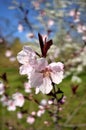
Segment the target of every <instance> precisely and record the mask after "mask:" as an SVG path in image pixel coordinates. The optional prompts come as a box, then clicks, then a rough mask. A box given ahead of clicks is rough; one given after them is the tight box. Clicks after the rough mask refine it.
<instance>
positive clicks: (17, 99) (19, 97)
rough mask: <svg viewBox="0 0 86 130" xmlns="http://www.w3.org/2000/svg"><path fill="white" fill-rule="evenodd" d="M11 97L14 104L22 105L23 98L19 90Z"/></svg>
mask: <svg viewBox="0 0 86 130" xmlns="http://www.w3.org/2000/svg"><path fill="white" fill-rule="evenodd" d="M12 98H13V100H14V103H15V106H19V107H22V106H23V105H24V101H25V100H24V96H23V95H22V94H21V93H19V92H16V93H14V94H13V96H12Z"/></svg>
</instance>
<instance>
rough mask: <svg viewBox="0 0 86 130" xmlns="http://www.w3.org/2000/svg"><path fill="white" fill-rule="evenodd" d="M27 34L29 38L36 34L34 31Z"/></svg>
mask: <svg viewBox="0 0 86 130" xmlns="http://www.w3.org/2000/svg"><path fill="white" fill-rule="evenodd" d="M26 36H27V38H33V37H34V34H33V33H28V34H27V35H26Z"/></svg>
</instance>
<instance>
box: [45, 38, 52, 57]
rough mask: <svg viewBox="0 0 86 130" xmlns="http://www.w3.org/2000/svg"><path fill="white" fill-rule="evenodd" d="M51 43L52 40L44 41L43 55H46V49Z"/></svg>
mask: <svg viewBox="0 0 86 130" xmlns="http://www.w3.org/2000/svg"><path fill="white" fill-rule="evenodd" d="M52 44H53V42H52V40H49V41H48V42H45V44H44V48H43V52H44V55H43V56H44V57H46V55H47V51H48V49H49V48H50V46H51V45H52Z"/></svg>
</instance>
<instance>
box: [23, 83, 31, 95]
mask: <svg viewBox="0 0 86 130" xmlns="http://www.w3.org/2000/svg"><path fill="white" fill-rule="evenodd" d="M24 87H25V92H26V93H31V86H30V85H29V83H28V82H25V83H24Z"/></svg>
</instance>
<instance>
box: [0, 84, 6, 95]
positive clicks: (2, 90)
mask: <svg viewBox="0 0 86 130" xmlns="http://www.w3.org/2000/svg"><path fill="white" fill-rule="evenodd" d="M4 92H5V88H4V84H3V82H0V95H2V94H3V93H4Z"/></svg>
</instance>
